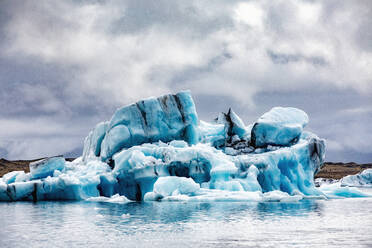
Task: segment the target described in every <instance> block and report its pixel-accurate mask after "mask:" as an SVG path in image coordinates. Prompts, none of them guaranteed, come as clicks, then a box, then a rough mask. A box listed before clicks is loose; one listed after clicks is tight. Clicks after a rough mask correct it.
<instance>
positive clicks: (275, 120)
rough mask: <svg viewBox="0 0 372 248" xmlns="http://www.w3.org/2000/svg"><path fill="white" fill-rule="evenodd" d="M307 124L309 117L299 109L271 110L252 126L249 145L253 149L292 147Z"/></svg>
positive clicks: (281, 108)
mask: <svg viewBox="0 0 372 248" xmlns="http://www.w3.org/2000/svg"><path fill="white" fill-rule="evenodd" d="M308 122H309V117H308V116H307V114H306V113H305V112H304V111H302V110H300V109H296V108H283V107H275V108H272V109H271V110H270V111H269V112H267V113H265V114H264V115H262V116H261V117H260V118H259V119H258V120H257V122H256V123H255V124H254V126H253V129H252V132H251V143H252V145H253V146H254V147H267V146H268V145H274V146H289V145H292V144H294V143H296V142H297V141H298V139H299V137H300V135H301V133H302V130H303V128H304V127H305V126H306V124H307V123H308Z"/></svg>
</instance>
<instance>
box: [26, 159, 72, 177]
mask: <svg viewBox="0 0 372 248" xmlns="http://www.w3.org/2000/svg"><path fill="white" fill-rule="evenodd" d="M64 168H65V159H64V158H62V157H53V158H46V159H42V160H39V161H36V162H32V163H30V175H31V179H40V178H45V177H47V176H52V175H53V173H54V171H55V170H58V171H61V170H63V169H64Z"/></svg>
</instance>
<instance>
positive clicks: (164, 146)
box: [0, 91, 325, 202]
mask: <svg viewBox="0 0 372 248" xmlns="http://www.w3.org/2000/svg"><path fill="white" fill-rule="evenodd" d="M307 122H308V117H307V115H306V114H305V113H304V112H303V111H301V110H298V109H294V108H273V109H272V110H271V111H269V112H268V113H266V114H264V115H263V116H262V117H261V118H259V120H258V121H257V122H256V124H255V125H254V126H253V125H248V126H245V125H244V123H243V121H242V120H241V119H240V118H239V117H238V116H237V114H236V113H234V112H233V111H232V110H229V111H228V113H227V114H221V115H220V117H219V118H217V123H207V122H203V121H199V120H198V117H197V114H196V110H195V105H194V102H193V100H192V97H191V94H190V93H189V92H187V91H186V92H181V93H178V94H175V95H165V96H162V97H159V98H149V99H145V100H143V101H139V102H137V103H135V104H132V105H129V106H126V107H123V108H120V109H118V110H117V111H116V112H115V114H114V115H113V116H112V118H111V120H110V121H107V122H102V123H99V124H98V125H97V126H96V127H95V128H94V129H93V130H92V131H91V132H90V133H89V135H88V136H87V138H86V139H85V142H84V151H83V154H82V157H80V158H77V159H76V160H74V161H73V162H67V161H64V159H63V158H50V159H47V160H43V161H39V162H37V163H34V164H31V165H30V169H31V172H30V173H24V172H12V173H8V174H6V175H5V176H4V177H3V178H0V200H2V201H17V200H34V201H39V200H87V199H88V200H90V201H104V202H126V201H127V200H128V199H129V200H136V201H142V200H162V201H298V200H301V199H303V198H306V197H323V196H324V193H323V192H322V191H321V190H319V189H317V188H316V187H315V185H314V174H315V173H316V172H317V170H319V167H320V165H321V164H322V163H323V160H324V153H325V150H324V149H325V144H324V140H322V139H320V138H318V137H317V136H316V135H314V134H312V133H310V132H306V131H303V128H304V127H305V125H306V124H307ZM252 127H253V128H252Z"/></svg>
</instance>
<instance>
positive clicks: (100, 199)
mask: <svg viewBox="0 0 372 248" xmlns="http://www.w3.org/2000/svg"><path fill="white" fill-rule="evenodd" d="M86 201H91V202H109V203H127V202H131V200H129V199H128V198H126V197H125V196H123V195H119V194H116V195H113V196H111V197H104V196H98V197H90V198H88V199H86Z"/></svg>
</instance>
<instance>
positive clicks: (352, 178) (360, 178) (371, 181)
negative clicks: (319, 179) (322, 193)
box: [341, 169, 372, 187]
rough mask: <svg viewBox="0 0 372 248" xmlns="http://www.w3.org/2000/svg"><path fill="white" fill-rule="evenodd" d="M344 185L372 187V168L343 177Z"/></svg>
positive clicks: (342, 182) (342, 183)
mask: <svg viewBox="0 0 372 248" xmlns="http://www.w3.org/2000/svg"><path fill="white" fill-rule="evenodd" d="M341 185H342V186H356V187H360V186H363V187H365V186H367V187H372V169H367V170H364V171H362V172H361V173H359V174H356V175H349V176H346V177H344V178H342V179H341Z"/></svg>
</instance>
